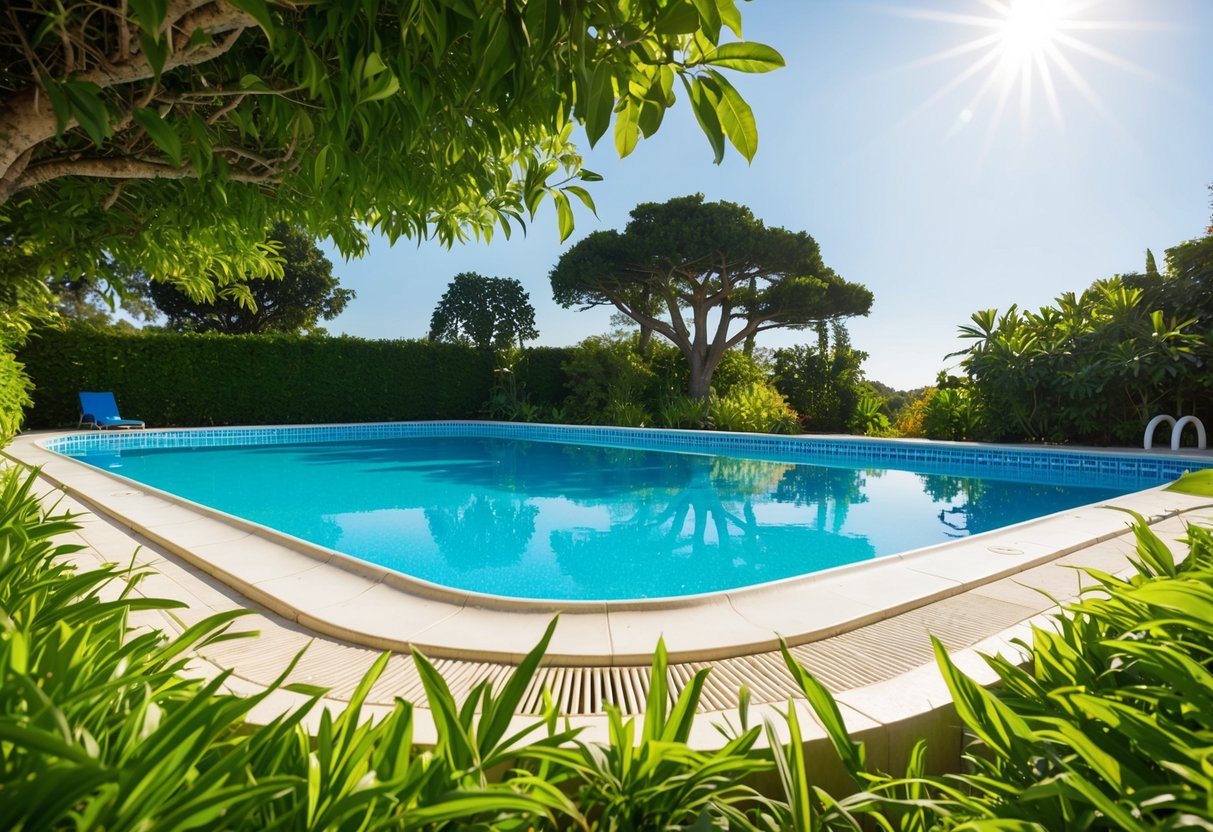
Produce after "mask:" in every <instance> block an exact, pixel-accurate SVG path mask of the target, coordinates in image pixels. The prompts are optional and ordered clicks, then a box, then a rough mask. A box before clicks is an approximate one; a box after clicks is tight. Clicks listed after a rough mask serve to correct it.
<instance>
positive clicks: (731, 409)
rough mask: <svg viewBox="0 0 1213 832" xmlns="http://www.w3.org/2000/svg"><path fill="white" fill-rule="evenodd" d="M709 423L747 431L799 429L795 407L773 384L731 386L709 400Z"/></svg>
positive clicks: (795, 431)
mask: <svg viewBox="0 0 1213 832" xmlns="http://www.w3.org/2000/svg"><path fill="white" fill-rule="evenodd" d="M711 416H712V424H714V425H715V426H716V429H717V430H732V431H745V432H749V433H799V432H800V422H799V421H798V420H797V418H796V411H794V410H792V408H790V407H789V406H788V403H787V402H786V401H785V400H784V398H783V396H781V395H779V391H777V390H776V389H775V388H774V387H772V386H771V385H769V384H765V383H751V384H746V385H742V386H740V387H734V388H733V389H732V390H730V391H729V393H728V395H726V396H718V397H716V398H713V399H712V402H711Z"/></svg>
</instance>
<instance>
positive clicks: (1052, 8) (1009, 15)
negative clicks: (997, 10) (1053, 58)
mask: <svg viewBox="0 0 1213 832" xmlns="http://www.w3.org/2000/svg"><path fill="white" fill-rule="evenodd" d="M1005 9H1006V11H1005V17H1004V18H1003V20H1002V44H1001V48H1002V63H1003V68H1004V69H1005V70H1007V71H1009V72H1022V71H1023V68H1024V67H1025V66H1027V65H1030V64H1032V63H1034V62H1035V61H1036V60H1037V59H1038V58H1040V57H1041V56H1042V55H1044V54H1045V53H1046V52H1047V51H1048V49H1049V48H1050V47H1052V46H1053V43H1054V41H1055V40H1056V39H1057V35H1058V34H1060V32H1061V29H1062V26H1063V25H1064V24H1065V22H1066V20H1065V18H1064V17H1063V16H1062V13H1063V11H1064V10H1063V9H1062V7H1061V5H1060V4H1059V3H1058V2H1056V0H1009V2H1007V3H1006V4H1005Z"/></svg>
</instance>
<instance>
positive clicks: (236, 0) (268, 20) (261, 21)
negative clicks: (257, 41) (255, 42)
mask: <svg viewBox="0 0 1213 832" xmlns="http://www.w3.org/2000/svg"><path fill="white" fill-rule="evenodd" d="M227 2H229V3H231V4H232V5H233V6H235V7H236V8H238V9H240V10H241V11H245V12H248V13H249V14H250V15H252V17H253V20H255V21H257V25H258V26H260V27H261V30H262V31H263V32H265V37H266V40H268V41H270V42H271V43H272V42H273V39H274V19H273V18H272V17H271V16H270V9H269V6H268V5H267V4H266V2H265V0H227Z"/></svg>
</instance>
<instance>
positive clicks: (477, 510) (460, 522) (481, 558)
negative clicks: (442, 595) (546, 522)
mask: <svg viewBox="0 0 1213 832" xmlns="http://www.w3.org/2000/svg"><path fill="white" fill-rule="evenodd" d="M538 514H539V508H538V507H537V506H534V505H531V504H530V503H529V502H526V501H525V500H520V499H515V498H509V497H500V498H493V497H486V496H484V495H482V494H473V495H472V496H471V497H470V498H469V499H468V501H467V502H465V503H464V504H463V505H460V506H433V507H429V508H426V509H425V519H426V522H427V523H428V524H429V527H430V535H431V536H432V537H433V538H434V543H435V544H436V545H437V546H438V549H439V551H441V552H442V555H443V557H445V558H446V561H447V563H449V564H451V565H452V566H459V567H463V568H465V569H471V568H492V567H497V566H508V565H511V564H514V563H517V562H518V561H520V560H521V559H522V555H523V553H524V552H526V548H527V544H529V543H530V542H531V537H533V536H534V534H535V517H536V515H538Z"/></svg>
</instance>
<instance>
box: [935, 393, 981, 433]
mask: <svg viewBox="0 0 1213 832" xmlns="http://www.w3.org/2000/svg"><path fill="white" fill-rule="evenodd" d="M980 412H981V411H980V408H979V407H978V406H977V402H976V401H975V400H974V398H973V394H972V393H971V391H969V390H968V389H965V388H963V387H943V388H939V389H937V390H936V391H935V393H934V394H933V395H932V396H931V397H930V398H929V399H926V401H925V403H924V405H923V412H922V431H923V433H924V434H925V435H926V436H927V438H928V439H952V440H962V439H975V438H977V437H978V435H979V433H980V431H981V429H982V420H981V416H980Z"/></svg>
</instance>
